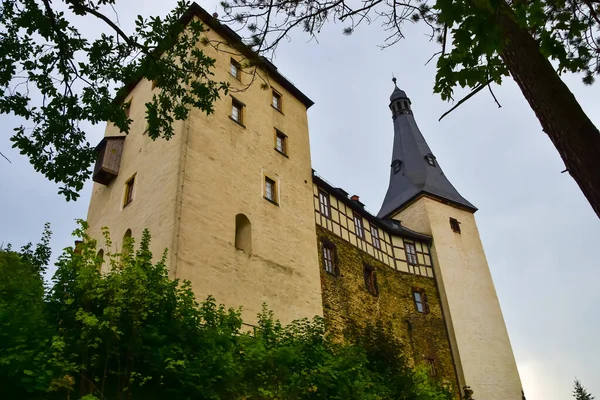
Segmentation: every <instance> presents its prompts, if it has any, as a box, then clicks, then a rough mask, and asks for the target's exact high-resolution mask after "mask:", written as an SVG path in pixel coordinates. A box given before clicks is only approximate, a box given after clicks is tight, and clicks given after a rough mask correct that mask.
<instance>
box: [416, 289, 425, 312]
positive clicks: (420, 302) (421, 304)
mask: <svg viewBox="0 0 600 400" xmlns="http://www.w3.org/2000/svg"><path fill="white" fill-rule="evenodd" d="M413 301H414V302H415V309H416V310H417V312H420V313H422V314H428V313H429V304H428V303H427V295H426V294H425V291H424V290H423V289H413Z"/></svg>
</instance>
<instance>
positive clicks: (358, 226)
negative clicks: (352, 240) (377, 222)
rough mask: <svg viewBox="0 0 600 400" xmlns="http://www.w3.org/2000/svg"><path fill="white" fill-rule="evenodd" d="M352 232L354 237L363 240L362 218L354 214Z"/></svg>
mask: <svg viewBox="0 0 600 400" xmlns="http://www.w3.org/2000/svg"><path fill="white" fill-rule="evenodd" d="M354 230H355V232H356V236H358V237H359V238H361V239H363V240H364V239H365V229H364V228H363V223H362V217H361V216H360V215H358V214H356V213H354Z"/></svg>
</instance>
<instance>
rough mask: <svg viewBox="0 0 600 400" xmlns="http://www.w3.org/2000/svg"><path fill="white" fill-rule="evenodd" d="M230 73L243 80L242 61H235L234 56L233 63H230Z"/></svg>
mask: <svg viewBox="0 0 600 400" xmlns="http://www.w3.org/2000/svg"><path fill="white" fill-rule="evenodd" d="M229 73H230V74H231V76H233V77H235V79H237V80H238V81H241V80H242V79H241V78H242V67H241V66H240V63H238V62H237V61H235V60H234V59H233V58H232V59H231V63H230V64H229Z"/></svg>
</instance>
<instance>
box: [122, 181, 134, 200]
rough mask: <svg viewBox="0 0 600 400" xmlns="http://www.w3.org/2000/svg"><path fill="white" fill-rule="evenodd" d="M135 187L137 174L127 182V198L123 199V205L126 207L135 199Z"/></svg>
mask: <svg viewBox="0 0 600 400" xmlns="http://www.w3.org/2000/svg"><path fill="white" fill-rule="evenodd" d="M134 188H135V175H133V176H132V177H131V178H129V180H128V181H127V182H126V183H125V198H124V200H123V207H126V206H128V205H129V203H131V202H132V201H133V190H134Z"/></svg>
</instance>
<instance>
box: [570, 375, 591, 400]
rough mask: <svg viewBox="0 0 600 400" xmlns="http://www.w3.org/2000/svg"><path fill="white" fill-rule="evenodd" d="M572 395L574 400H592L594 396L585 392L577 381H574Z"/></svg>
mask: <svg viewBox="0 0 600 400" xmlns="http://www.w3.org/2000/svg"><path fill="white" fill-rule="evenodd" d="M573 395H574V396H575V399H576V400H594V396H592V395H591V394H590V393H588V392H587V390H585V388H584V387H583V385H582V384H581V382H579V379H575V383H574V384H573Z"/></svg>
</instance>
